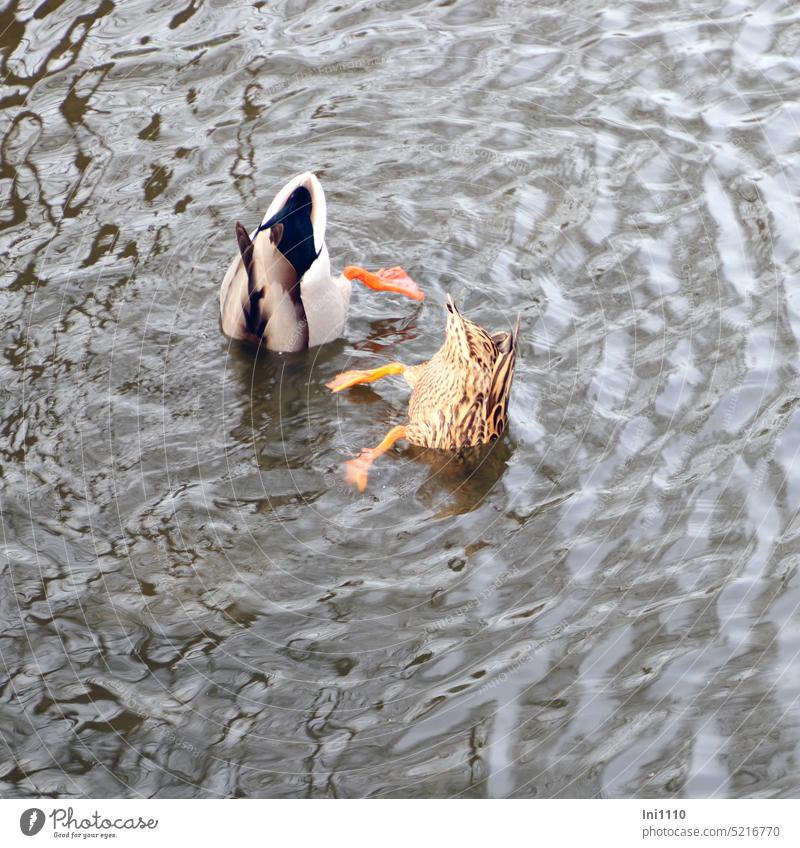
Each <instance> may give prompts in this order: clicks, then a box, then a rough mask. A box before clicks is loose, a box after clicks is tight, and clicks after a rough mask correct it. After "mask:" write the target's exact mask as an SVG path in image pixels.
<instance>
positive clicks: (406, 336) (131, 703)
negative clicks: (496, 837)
mask: <svg viewBox="0 0 800 848" xmlns="http://www.w3.org/2000/svg"><path fill="white" fill-rule="evenodd" d="M164 6H165V4H154V3H149V2H145V0H130V2H126V3H124V4H114V3H112V2H110V0H93V2H91V3H84V2H78V0H72V2H70V0H68V2H65V3H54V4H40V5H38V6H37V5H36V4H32V3H25V2H22V0H12V2H11V4H10V6H8V7H7V8H6V10H5V11H3V12H2V13H0V50H2V65H1V66H0V251H1V252H2V255H3V256H4V257H5V258H6V261H4V262H3V265H2V270H0V277H1V278H2V288H0V292H1V294H0V297H1V298H2V310H1V313H2V321H3V339H4V344H3V346H2V352H1V353H0V404H2V418H0V433H1V435H0V472H1V474H2V478H1V479H0V509H1V510H2V515H1V516H0V518H1V521H2V531H3V533H2V537H1V538H0V546H1V549H0V658H1V659H2V663H1V664H0V740H1V741H2V744H0V795H2V796H6V797H19V796H24V795H31V794H41V795H52V796H61V797H81V796H90V797H104V796H119V795H122V796H134V797H137V796H144V797H153V796H160V797H182V796H228V795H237V796H267V797H283V796H298V795H307V796H367V795H368V796H407V795H414V796H526V797H531V796H538V797H557V796H572V797H594V796H622V797H643V798H644V797H670V796H685V797H691V796H711V795H715V796H789V795H796V794H797V792H798V778H797V774H798V768H797V764H798V756H800V753H799V752H798V744H799V743H800V733H799V731H800V711H799V710H798V700H797V687H796V684H795V682H794V681H795V675H794V674H793V669H794V668H795V666H796V664H797V654H798V650H799V649H800V638H799V637H800V632H799V631H798V624H797V621H798V618H797V606H798V602H800V583H799V582H798V581H799V580H800V578H798V570H797V563H798V538H800V536H799V534H800V521H799V520H798V503H800V465H799V464H798V456H797V453H798V445H799V444H800V441H799V440H800V374H799V373H798V344H799V343H800V295H798V291H800V289H799V288H798V286H800V254H799V253H798V251H797V248H796V247H795V245H796V241H797V240H796V233H797V232H798V229H799V228H798V215H797V207H796V202H795V198H796V193H797V190H796V188H795V187H796V186H798V185H800V167H798V162H800V160H799V159H798V145H797V141H796V139H797V135H798V134H797V128H798V127H797V122H798V117H799V116H798V112H799V109H798V101H797V94H796V92H797V91H798V76H799V75H800V73H799V72H800V69H798V64H797V60H796V58H795V57H796V54H797V48H798V45H800V14H799V13H797V12H796V11H793V10H792V8H791V6H789V5H786V4H780V3H765V4H762V5H761V6H759V7H758V8H756V9H753V8H752V7H751V5H750V4H746V3H743V2H739V0H732V2H730V3H727V4H725V5H724V7H723V8H722V9H720V8H719V5H718V4H713V3H710V2H693V3H689V2H681V3H678V4H671V5H670V6H669V7H668V8H667V7H665V6H663V5H659V4H655V5H650V6H637V7H634V6H633V5H627V4H623V5H622V6H619V5H617V6H615V7H614V8H611V7H608V6H607V5H606V4H604V3H597V2H589V3H586V2H581V3H578V2H574V0H560V2H556V3H552V4H550V5H542V4H536V5H533V4H524V3H520V2H516V0H496V2H493V3H488V4H487V3H485V2H477V0H475V2H469V1H468V0H459V2H456V3H452V2H442V3H430V2H421V0H397V2H394V0H386V2H381V3H377V4H367V3H357V4H355V5H354V6H351V7H345V6H340V5H337V4H333V3H330V2H308V3H306V4H298V3H291V4H289V3H276V4H255V5H254V6H249V5H234V4H213V3H209V2H191V3H187V5H186V6H185V8H183V9H180V8H177V7H176V5H175V4H166V6H168V8H165V7H164ZM309 168H310V169H313V170H314V171H316V172H317V173H318V174H319V175H320V177H321V178H322V180H323V182H324V185H325V187H326V191H327V196H328V217H329V221H330V223H329V238H328V242H329V245H330V250H331V255H332V259H333V262H334V265H337V266H339V267H341V266H342V265H344V264H346V263H348V262H358V263H360V264H364V265H370V266H379V265H386V264H390V263H395V262H402V264H403V265H405V266H406V267H407V268H408V269H409V270H410V272H411V273H412V275H413V276H414V277H415V278H417V279H419V280H420V282H421V283H422V285H423V286H424V287H425V289H426V291H428V292H429V299H428V301H426V303H425V305H424V307H419V306H417V305H412V304H410V302H407V301H405V302H399V301H398V299H397V298H392V297H381V296H372V295H370V294H368V293H367V292H366V291H364V290H362V291H357V292H355V293H354V297H353V315H352V317H351V320H350V324H349V329H348V336H347V339H345V340H342V341H340V342H337V343H336V344H333V345H330V346H327V347H326V348H324V349H316V350H313V351H310V352H309V353H308V354H300V355H292V356H284V357H278V356H271V355H267V354H265V353H261V354H259V355H258V356H254V355H253V352H252V351H251V350H247V349H244V348H242V347H239V346H237V345H232V344H229V342H228V341H227V340H226V339H224V338H223V337H222V336H221V335H220V332H219V327H218V320H217V309H218V306H217V291H218V284H219V282H220V280H221V277H222V275H223V273H224V270H225V268H226V266H227V263H228V262H229V260H230V256H231V255H232V253H233V252H234V250H235V242H234V238H233V222H234V221H235V220H236V219H239V218H241V219H242V220H243V221H245V222H250V223H255V221H256V220H257V219H259V218H260V216H261V215H262V214H263V211H264V209H265V208H266V206H267V204H268V202H269V200H270V199H271V197H272V195H273V194H274V192H275V190H276V189H277V188H278V187H279V186H280V185H281V184H282V183H283V182H284V181H285V179H286V178H287V177H288V176H289V175H291V174H293V173H295V172H298V171H300V170H305V169H309ZM448 292H450V293H452V294H453V296H454V298H455V299H456V301H457V302H458V303H459V305H460V306H461V307H462V308H463V310H464V311H465V312H466V313H467V314H469V315H470V316H471V317H474V318H475V319H476V320H479V321H480V322H481V323H483V324H485V325H486V326H488V327H492V328H496V329H502V328H505V327H507V326H509V325H510V324H511V323H512V322H513V320H514V319H515V317H516V315H517V314H518V313H519V315H520V316H521V320H522V327H523V332H522V342H521V350H520V355H519V358H518V367H517V376H516V382H515V387H514V392H513V396H512V406H511V428H510V431H509V432H508V434H507V436H506V437H505V438H504V439H503V440H502V441H501V442H499V443H498V444H496V446H495V447H494V449H493V450H492V451H490V452H489V453H488V454H487V455H485V456H482V457H480V458H478V459H476V460H474V461H469V462H457V461H454V460H453V459H452V458H448V457H435V456H430V455H427V454H425V453H424V452H420V451H416V450H413V449H408V448H400V449H399V450H396V451H393V452H392V453H391V454H390V455H388V456H386V457H384V458H383V459H382V460H381V461H380V463H378V464H377V465H376V466H375V468H374V471H373V473H372V477H371V484H370V488H369V490H368V491H367V492H366V493H365V494H364V495H358V494H356V493H353V492H352V491H350V490H349V489H348V488H347V487H346V486H345V485H344V483H343V480H342V473H341V464H342V461H343V460H344V459H345V458H347V457H348V456H350V455H352V454H353V453H354V452H355V451H357V450H358V449H359V448H360V447H363V446H366V445H369V444H374V443H375V442H376V441H377V439H378V438H379V437H380V436H382V435H383V433H384V432H385V431H386V430H387V429H388V428H389V427H390V426H391V425H392V424H395V423H398V422H399V421H401V420H402V416H403V408H404V400H405V397H406V395H405V392H404V391H403V389H402V388H401V387H400V386H399V384H395V383H392V382H386V384H385V385H382V384H379V385H378V386H375V387H374V390H373V389H372V388H370V389H366V388H365V389H361V390H358V391H355V392H352V393H350V394H349V395H343V396H336V397H332V396H330V395H329V394H328V393H327V392H326V391H325V389H324V384H325V382H326V381H328V380H329V379H331V377H332V376H333V375H334V374H335V373H337V372H338V371H340V370H342V369H344V368H345V367H347V366H348V363H358V364H363V365H367V366H368V367H369V366H371V365H373V364H377V363H378V362H382V361H386V360H393V359H399V360H401V361H407V362H415V361H420V360H422V359H424V358H426V357H427V356H429V355H430V354H431V353H432V352H433V351H434V350H435V348H436V347H437V346H438V342H439V338H440V335H441V331H442V327H443V324H444V317H443V310H442V308H441V304H442V303H443V302H444V298H445V295H446V293H448Z"/></svg>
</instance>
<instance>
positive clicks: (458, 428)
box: [327, 296, 519, 492]
mask: <svg viewBox="0 0 800 848" xmlns="http://www.w3.org/2000/svg"><path fill="white" fill-rule="evenodd" d="M446 308H447V327H446V329H445V337H444V344H443V345H442V347H441V348H440V349H439V351H438V352H437V353H436V354H435V355H434V356H433V358H432V359H430V360H428V361H427V362H424V363H422V364H421V365H413V366H407V365H403V364H402V363H400V362H390V363H389V364H388V365H383V366H381V367H380V368H374V369H372V370H369V371H345V372H343V373H342V374H339V375H338V376H337V377H336V378H334V379H333V380H332V381H331V382H330V383H328V384H327V386H328V388H329V389H330V390H331V391H333V392H340V391H342V390H343V389H347V388H350V387H351V386H356V385H358V384H360V383H371V382H373V381H375V380H379V379H380V378H381V377H387V376H389V375H391V374H402V375H403V376H404V377H405V379H406V382H407V383H408V384H409V386H411V389H412V393H411V399H410V400H409V403H408V421H407V422H406V423H405V424H400V425H398V426H396V427H392V429H391V430H389V432H388V433H387V434H386V436H385V437H384V439H383V441H382V442H381V443H380V444H379V445H377V447H374V448H366V449H365V450H363V451H362V452H361V454H360V455H359V456H358V457H357V458H356V459H351V460H350V461H349V462H348V463H347V473H346V479H347V481H348V482H349V483H351V484H353V485H355V486H356V487H357V488H358V490H359V491H361V492H363V491H364V490H365V489H366V487H367V478H368V474H369V468H370V466H371V465H372V463H373V462H374V461H375V460H376V459H377V458H378V457H379V456H381V455H382V454H384V453H386V451H388V450H389V449H390V448H391V447H392V446H393V445H394V444H395V442H397V441H399V440H400V439H405V440H406V441H408V442H410V443H411V444H412V445H419V446H420V447H425V448H436V449H439V450H448V451H460V450H462V449H464V448H467V447H477V446H478V445H484V444H488V443H489V442H493V441H495V440H496V439H497V438H499V437H500V435H501V434H502V433H503V431H504V430H505V427H506V421H507V418H508V398H509V393H510V391H511V382H512V380H513V378H514V362H515V360H516V355H517V338H518V336H519V318H517V324H516V327H515V328H514V331H513V332H501V333H494V334H490V333H488V332H487V331H486V330H484V329H483V327H481V326H479V325H478V324H476V323H474V322H473V321H470V320H469V319H468V318H465V317H464V316H463V315H462V314H461V313H460V312H459V311H458V309H457V308H456V306H455V304H454V303H453V301H452V298H450V297H449V296H448V298H447V305H446Z"/></svg>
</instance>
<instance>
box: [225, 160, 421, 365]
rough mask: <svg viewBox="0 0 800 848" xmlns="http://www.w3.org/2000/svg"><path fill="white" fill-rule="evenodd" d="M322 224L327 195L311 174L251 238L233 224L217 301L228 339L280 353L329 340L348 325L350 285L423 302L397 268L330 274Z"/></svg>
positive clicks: (283, 194) (288, 190) (287, 192)
mask: <svg viewBox="0 0 800 848" xmlns="http://www.w3.org/2000/svg"><path fill="white" fill-rule="evenodd" d="M326 225H327V208H326V203H325V192H324V191H323V190H322V185H321V183H320V181H319V180H318V179H317V177H316V176H315V175H314V174H312V173H311V172H309V171H306V172H305V173H302V174H298V175H297V176H295V177H293V178H292V179H291V180H289V182H288V183H286V185H285V186H284V187H283V188H282V189H281V190H280V191H279V192H278V193H277V194H276V195H275V198H274V199H273V201H272V203H271V204H270V206H269V209H267V212H266V214H265V215H264V218H263V220H262V222H261V224H260V226H258V227H257V228H256V229H255V230H253V231H252V232H251V233H248V232H247V230H246V229H245V227H244V226H242V224H241V223H239V222H237V223H236V239H237V242H238V246H239V251H238V254H237V255H236V256H235V257H234V259H233V261H232V262H231V265H230V267H229V268H228V271H227V273H226V274H225V277H224V279H223V281H222V287H221V288H220V296H219V302H220V319H221V324H222V331H223V332H224V333H225V334H226V335H227V336H229V337H230V338H233V339H240V340H247V341H251V342H254V343H255V344H260V345H263V346H264V347H266V348H268V349H269V350H274V351H282V352H292V351H298V350H304V349H305V348H308V347H315V346H316V345H321V344H325V343H326V342H330V341H333V340H334V339H337V338H339V336H341V335H342V333H343V331H344V327H345V324H346V322H347V314H348V311H349V308H350V295H351V292H352V280H359V281H360V282H362V283H364V285H366V286H367V287H368V288H371V289H373V290H376V291H391V292H397V293H399V294H403V295H405V296H406V297H410V298H412V299H414V300H423V299H424V297H425V295H424V294H423V293H422V291H421V290H420V288H419V286H417V284H416V283H415V282H414V281H413V280H412V279H411V278H410V277H409V276H408V274H406V273H405V271H403V269H402V268H399V267H395V268H388V269H381V270H379V271H376V272H370V271H366V270H364V269H363V268H361V267H360V266H356V265H349V266H347V267H345V268H344V270H343V272H342V273H341V274H339V275H336V276H333V275H332V274H331V263H330V258H329V256H328V248H327V245H326V244H325V229H326Z"/></svg>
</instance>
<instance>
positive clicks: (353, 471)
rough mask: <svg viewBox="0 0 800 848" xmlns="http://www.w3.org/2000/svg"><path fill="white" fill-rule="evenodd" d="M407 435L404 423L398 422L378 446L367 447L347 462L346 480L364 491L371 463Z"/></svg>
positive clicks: (360, 490)
mask: <svg viewBox="0 0 800 848" xmlns="http://www.w3.org/2000/svg"><path fill="white" fill-rule="evenodd" d="M405 437H406V428H405V427H404V426H403V425H402V424H398V425H397V427H392V429H391V430H389V432H388V433H387V434H386V436H385V437H384V439H383V441H382V442H381V443H380V444H379V445H378V446H377V447H376V448H365V449H364V450H362V451H361V454H360V455H359V456H357V457H356V458H355V459H351V460H350V461H349V462H347V463H346V468H347V471H346V473H345V480H347V482H348V483H350V485H351V486H356V487H357V488H358V491H359V492H363V491H364V489H366V488H367V476H368V474H369V467H370V465H372V463H373V462H375V460H376V459H377V458H378V457H379V456H381V454H384V453H386V451H388V450H389V448H390V447H391V446H392V445H393V444H394V443H395V442H396V441H398V440H399V439H405Z"/></svg>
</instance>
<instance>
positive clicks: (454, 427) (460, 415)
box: [404, 298, 518, 450]
mask: <svg viewBox="0 0 800 848" xmlns="http://www.w3.org/2000/svg"><path fill="white" fill-rule="evenodd" d="M517 332H518V326H517V329H515V331H514V333H508V332H506V333H496V334H495V335H489V333H487V332H486V330H484V329H483V327H480V326H479V325H478V324H476V323H475V322H474V321H470V320H469V319H468V318H465V317H464V316H463V315H462V314H461V313H460V312H459V311H458V309H457V308H456V306H455V304H454V303H453V301H452V300H451V299H450V298H448V303H447V328H446V330H445V337H444V344H443V345H442V346H441V348H440V349H439V350H438V351H437V353H436V354H435V355H434V356H433V357H432V358H431V359H430V360H428V361H427V362H424V363H423V364H422V365H415V366H413V367H412V368H409V369H408V370H406V371H405V373H404V376H405V378H406V380H407V381H408V384H409V385H410V386H411V387H412V389H413V392H412V395H411V400H410V401H409V403H408V424H407V425H406V439H407V440H408V441H409V442H411V443H412V444H414V445H420V446H421V447H426V448H438V449H440V450H461V449H462V448H466V447H476V446H477V445H484V444H487V443H488V442H493V441H494V440H495V439H497V438H499V437H500V436H501V435H502V433H503V430H505V428H506V421H507V418H508V396H509V393H510V391H511V381H512V379H513V377H514V360H515V358H516V353H517V350H516V336H517Z"/></svg>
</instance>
